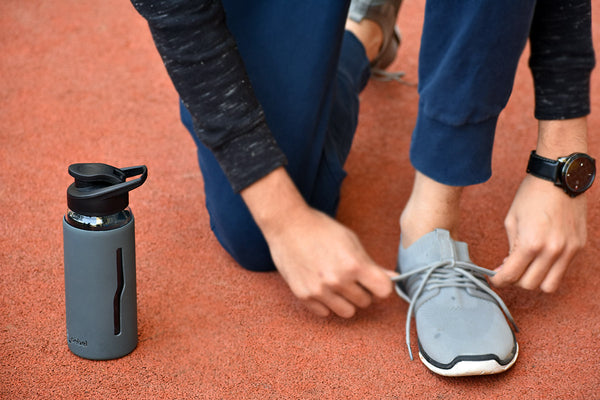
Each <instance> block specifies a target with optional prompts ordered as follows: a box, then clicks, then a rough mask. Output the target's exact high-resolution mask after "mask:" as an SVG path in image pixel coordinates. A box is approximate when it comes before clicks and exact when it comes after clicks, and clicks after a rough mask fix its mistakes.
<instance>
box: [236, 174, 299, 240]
mask: <svg viewBox="0 0 600 400" xmlns="http://www.w3.org/2000/svg"><path fill="white" fill-rule="evenodd" d="M240 195H241V196H242V199H243V200H244V202H245V203H246V205H247V207H248V209H249V210H250V213H251V214H252V217H253V218H254V220H255V222H256V224H257V225H258V227H259V228H260V230H261V231H262V233H263V235H265V237H266V238H267V240H268V237H269V236H272V235H276V234H278V233H280V232H281V231H282V230H283V229H285V227H286V226H288V225H289V223H290V221H291V220H294V219H298V218H300V217H299V215H300V214H301V213H302V212H306V211H308V210H309V209H310V208H309V206H308V204H306V202H305V201H304V199H303V198H302V195H301V194H300V192H299V191H298V189H297V188H296V186H295V185H294V182H293V181H292V179H291V178H290V176H289V175H288V173H287V172H286V170H285V169H284V168H283V167H279V168H277V169H275V170H273V171H272V172H270V173H269V174H267V175H266V176H265V177H263V178H261V179H259V180H258V181H256V182H254V183H253V184H252V185H250V186H248V187H247V188H245V189H243V190H242V191H241V192H240Z"/></svg>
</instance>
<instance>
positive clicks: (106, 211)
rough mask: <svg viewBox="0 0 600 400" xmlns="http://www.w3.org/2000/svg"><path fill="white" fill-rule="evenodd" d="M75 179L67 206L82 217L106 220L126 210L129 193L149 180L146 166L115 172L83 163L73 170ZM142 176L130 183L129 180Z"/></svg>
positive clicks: (71, 168) (70, 189)
mask: <svg viewBox="0 0 600 400" xmlns="http://www.w3.org/2000/svg"><path fill="white" fill-rule="evenodd" d="M69 175H71V176H72V177H73V178H75V182H74V183H72V184H71V185H70V186H69V188H68V189H67V204H68V207H69V209H70V210H72V211H75V212H76V213H78V214H82V215H89V216H97V217H102V216H106V215H111V214H115V213H117V212H119V211H122V210H124V209H125V208H127V206H128V205H129V192H130V191H131V190H133V189H135V188H137V187H139V186H141V185H142V184H143V183H144V182H145V181H146V178H147V177H148V169H147V168H146V166H145V165H141V166H137V167H127V168H121V169H119V168H115V167H113V166H110V165H107V164H100V163H82V164H72V165H70V166H69ZM136 175H140V177H139V178H137V179H133V180H131V181H127V178H130V177H133V176H136Z"/></svg>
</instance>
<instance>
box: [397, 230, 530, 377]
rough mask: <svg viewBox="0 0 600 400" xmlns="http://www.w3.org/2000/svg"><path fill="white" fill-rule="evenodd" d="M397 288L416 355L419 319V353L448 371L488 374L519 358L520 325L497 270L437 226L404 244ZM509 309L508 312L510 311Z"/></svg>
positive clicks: (430, 364)
mask: <svg viewBox="0 0 600 400" xmlns="http://www.w3.org/2000/svg"><path fill="white" fill-rule="evenodd" d="M398 272H399V273H400V275H399V276H397V277H395V278H393V280H394V281H395V282H396V292H397V293H398V295H399V296H400V297H402V298H403V299H404V300H406V301H407V302H408V303H409V304H410V306H409V308H408V316H407V321H406V343H407V345H408V351H409V354H410V358H411V359H412V351H411V348H410V326H411V325H410V324H411V320H412V317H413V315H414V317H415V320H416V324H417V336H418V341H419V357H420V358H421V361H423V363H424V364H425V365H426V366H427V368H429V369H430V370H431V371H433V372H435V373H437V374H440V375H444V376H468V375H487V374H496V373H499V372H503V371H506V370H507V369H509V368H510V367H512V365H513V364H514V363H515V361H516V360H517V355H518V353H519V347H518V345H517V341H516V338H515V335H514V333H513V330H512V329H511V327H510V325H509V324H508V322H507V321H506V318H508V320H509V321H510V322H511V324H512V325H513V327H514V329H515V331H517V332H518V329H517V327H516V325H515V323H514V320H513V318H512V316H511V315H510V312H509V311H508V308H507V307H506V305H505V304H504V302H503V301H502V299H501V298H500V297H499V296H498V295H497V294H496V293H495V292H494V291H492V289H491V288H490V287H489V285H488V283H487V281H486V279H485V276H486V275H487V276H492V275H494V272H493V271H489V270H487V269H485V268H481V267H478V266H477V265H475V264H473V263H472V262H471V260H470V259H469V252H468V248H467V244H466V243H463V242H456V241H454V240H452V239H451V238H450V233H449V232H448V231H446V230H443V229H436V230H435V231H433V232H430V233H428V234H426V235H425V236H423V237H422V238H420V239H419V240H418V241H417V242H415V243H414V244H413V245H412V246H410V247H409V248H408V249H404V248H403V247H402V244H400V249H399V256H398ZM505 315H506V317H505Z"/></svg>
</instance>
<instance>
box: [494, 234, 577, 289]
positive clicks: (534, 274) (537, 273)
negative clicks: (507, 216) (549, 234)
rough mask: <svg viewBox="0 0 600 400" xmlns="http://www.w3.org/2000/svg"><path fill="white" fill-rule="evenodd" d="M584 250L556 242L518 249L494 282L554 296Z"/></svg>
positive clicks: (499, 271)
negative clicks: (578, 252)
mask: <svg viewBox="0 0 600 400" xmlns="http://www.w3.org/2000/svg"><path fill="white" fill-rule="evenodd" d="M580 248H581V246H575V245H571V244H564V243H561V242H556V241H555V242H551V241H548V242H546V243H543V244H541V245H535V244H534V245H531V246H530V247H528V248H525V247H516V248H515V249H514V250H513V251H512V252H511V254H510V255H509V256H508V257H507V258H506V259H505V260H504V263H503V264H502V265H501V266H500V267H499V268H498V269H497V270H496V271H497V274H496V275H495V276H494V277H492V278H490V281H491V282H492V284H493V285H495V286H497V287H503V286H507V285H509V284H514V285H516V286H519V287H521V288H523V289H527V290H535V289H538V288H539V289H541V290H542V291H544V292H554V291H556V290H557V289H558V286H559V284H560V281H561V279H562V277H563V276H564V274H565V272H566V270H567V267H568V266H569V264H570V263H571V261H572V260H573V258H574V257H575V254H576V253H577V251H578V250H579V249H580Z"/></svg>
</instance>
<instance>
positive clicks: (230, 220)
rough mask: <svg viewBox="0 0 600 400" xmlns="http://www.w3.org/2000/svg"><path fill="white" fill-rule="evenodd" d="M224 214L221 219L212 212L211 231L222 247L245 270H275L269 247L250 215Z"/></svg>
mask: <svg viewBox="0 0 600 400" xmlns="http://www.w3.org/2000/svg"><path fill="white" fill-rule="evenodd" d="M209 212H210V210H209ZM223 214H226V215H221V216H220V217H219V216H217V215H215V213H213V212H210V218H211V229H212V230H213V232H214V234H215V236H216V237H217V239H218V240H219V243H220V244H221V246H223V248H224V249H225V250H226V251H227V252H228V253H229V254H230V255H231V256H232V257H233V258H234V259H235V261H236V262H237V263H238V264H239V265H240V266H241V267H242V268H244V269H247V270H249V271H256V272H266V271H273V270H275V265H274V264H273V260H272V259H271V253H270V252H269V246H268V245H267V242H266V241H265V239H264V237H263V235H262V233H261V232H260V229H259V228H258V226H257V225H256V223H255V222H254V220H253V219H252V217H251V216H250V214H249V213H247V215H246V213H239V214H241V215H237V216H236V215H232V214H236V213H231V212H228V213H227V212H226V213H223ZM236 217H237V218H236Z"/></svg>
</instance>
